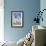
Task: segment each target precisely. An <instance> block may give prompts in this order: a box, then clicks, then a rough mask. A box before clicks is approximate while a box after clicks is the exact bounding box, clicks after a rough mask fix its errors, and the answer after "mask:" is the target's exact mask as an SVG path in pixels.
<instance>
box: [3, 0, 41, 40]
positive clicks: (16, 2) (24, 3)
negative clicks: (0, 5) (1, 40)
mask: <svg viewBox="0 0 46 46" xmlns="http://www.w3.org/2000/svg"><path fill="white" fill-rule="evenodd" d="M39 9H40V0H4V32H5V33H4V36H5V40H7V41H18V40H19V39H20V38H22V37H24V36H25V35H26V34H27V33H28V32H30V31H31V29H32V21H33V19H34V17H36V16H37V15H36V14H35V13H36V12H38V11H39ZM12 10H13V11H19V10H23V11H24V27H23V28H11V11H12Z"/></svg>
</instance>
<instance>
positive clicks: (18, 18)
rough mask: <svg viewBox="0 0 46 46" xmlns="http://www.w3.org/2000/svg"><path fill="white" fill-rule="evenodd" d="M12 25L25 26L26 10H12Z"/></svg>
mask: <svg viewBox="0 0 46 46" xmlns="http://www.w3.org/2000/svg"><path fill="white" fill-rule="evenodd" d="M11 26H12V27H23V26H24V12H23V11H11Z"/></svg>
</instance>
